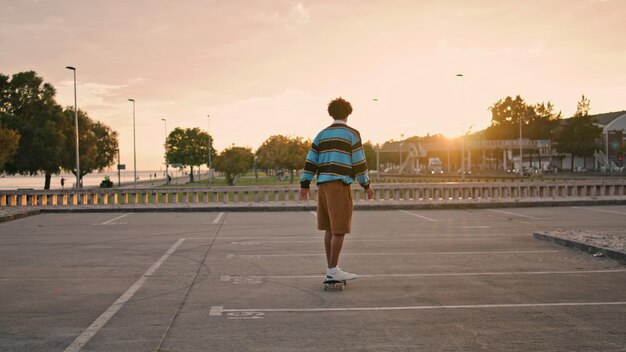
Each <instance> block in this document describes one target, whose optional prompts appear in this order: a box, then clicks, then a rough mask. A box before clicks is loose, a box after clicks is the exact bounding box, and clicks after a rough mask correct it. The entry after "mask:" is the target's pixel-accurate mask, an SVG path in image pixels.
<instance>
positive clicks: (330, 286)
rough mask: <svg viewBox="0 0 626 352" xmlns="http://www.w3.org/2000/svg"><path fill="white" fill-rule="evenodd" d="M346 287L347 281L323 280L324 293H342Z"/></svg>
mask: <svg viewBox="0 0 626 352" xmlns="http://www.w3.org/2000/svg"><path fill="white" fill-rule="evenodd" d="M347 285H348V281H346V280H325V281H324V291H330V290H333V291H343V290H344V289H345V287H346V286H347Z"/></svg>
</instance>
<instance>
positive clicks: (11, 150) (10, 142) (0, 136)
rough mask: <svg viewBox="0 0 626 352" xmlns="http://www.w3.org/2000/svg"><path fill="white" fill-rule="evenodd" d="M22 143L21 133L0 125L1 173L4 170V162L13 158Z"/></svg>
mask: <svg viewBox="0 0 626 352" xmlns="http://www.w3.org/2000/svg"><path fill="white" fill-rule="evenodd" d="M19 143H20V135H19V133H17V132H16V131H14V130H10V129H8V128H2V126H0V145H1V146H2V148H0V173H1V172H3V171H4V164H6V163H7V161H9V160H11V157H12V156H13V155H14V154H15V152H17V148H18V146H19Z"/></svg>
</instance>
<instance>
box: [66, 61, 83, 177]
mask: <svg viewBox="0 0 626 352" xmlns="http://www.w3.org/2000/svg"><path fill="white" fill-rule="evenodd" d="M65 68H66V69H68V70H72V71H73V72H74V127H75V129H76V188H77V189H78V188H81V187H80V151H79V148H78V104H77V100H76V68H75V67H72V66H66V67H65Z"/></svg>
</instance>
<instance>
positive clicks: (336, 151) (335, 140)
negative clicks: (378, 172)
mask: <svg viewBox="0 0 626 352" xmlns="http://www.w3.org/2000/svg"><path fill="white" fill-rule="evenodd" d="M351 113H352V105H350V103H349V102H348V101H346V100H344V99H342V98H337V99H335V100H333V101H331V102H330V103H329V104H328V114H329V115H330V116H331V117H332V118H333V119H334V122H333V124H332V125H330V126H329V127H327V128H325V129H324V130H322V131H321V132H319V133H318V135H317V137H315V139H314V140H313V145H312V146H311V149H310V150H309V153H308V154H307V156H306V162H305V165H304V173H303V174H302V176H301V178H300V198H301V199H308V197H309V191H310V189H309V187H310V184H311V181H312V180H313V177H314V176H317V186H318V199H317V228H318V229H319V230H323V231H325V234H324V248H325V249H326V261H327V269H326V281H329V280H337V281H343V280H353V279H356V277H357V276H356V275H355V274H351V273H348V272H345V271H343V270H341V269H340V268H339V266H338V265H337V264H338V262H339V255H340V254H341V248H342V246H343V241H344V238H345V235H346V234H347V233H350V230H351V227H352V191H351V187H350V185H351V184H352V183H353V182H354V181H355V179H356V181H357V182H358V183H359V184H360V185H361V187H363V188H364V189H365V192H366V193H367V198H368V199H369V198H372V196H373V195H374V190H373V189H372V187H371V186H370V180H369V177H368V171H367V163H366V161H365V153H364V152H363V146H362V145H361V135H360V133H359V131H357V130H355V129H354V128H351V127H349V126H348V125H347V124H346V123H347V120H348V116H349V115H350V114H351Z"/></svg>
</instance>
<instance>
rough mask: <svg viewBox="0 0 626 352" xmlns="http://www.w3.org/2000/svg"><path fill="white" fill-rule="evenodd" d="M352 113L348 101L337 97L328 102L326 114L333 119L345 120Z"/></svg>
mask: <svg viewBox="0 0 626 352" xmlns="http://www.w3.org/2000/svg"><path fill="white" fill-rule="evenodd" d="M351 113H352V105H350V102H349V101H347V100H345V99H343V98H341V97H339V98H336V99H334V100H333V101H331V102H330V103H328V114H329V115H330V116H332V117H333V118H334V119H335V120H345V119H346V118H347V117H348V115H350V114H351Z"/></svg>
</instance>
